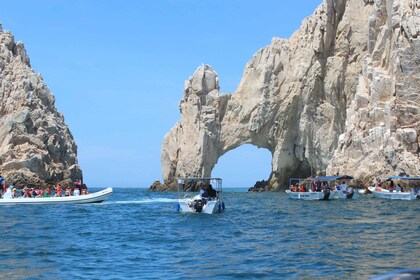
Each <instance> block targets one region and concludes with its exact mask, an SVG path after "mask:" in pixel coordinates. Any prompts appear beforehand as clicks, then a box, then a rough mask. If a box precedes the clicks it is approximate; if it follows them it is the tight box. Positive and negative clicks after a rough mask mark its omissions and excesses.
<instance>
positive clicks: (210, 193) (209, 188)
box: [207, 184, 217, 198]
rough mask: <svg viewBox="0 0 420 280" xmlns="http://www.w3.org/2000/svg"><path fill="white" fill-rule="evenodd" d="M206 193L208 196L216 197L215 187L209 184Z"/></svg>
mask: <svg viewBox="0 0 420 280" xmlns="http://www.w3.org/2000/svg"><path fill="white" fill-rule="evenodd" d="M207 193H208V194H209V197H210V198H216V197H217V192H216V190H215V189H213V186H212V185H211V184H210V185H209V187H208V189H207Z"/></svg>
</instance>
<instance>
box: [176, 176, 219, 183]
mask: <svg viewBox="0 0 420 280" xmlns="http://www.w3.org/2000/svg"><path fill="white" fill-rule="evenodd" d="M185 181H211V182H217V183H221V182H222V179H221V178H212V177H203V178H197V177H191V178H178V179H177V182H178V184H182V183H184V182H185Z"/></svg>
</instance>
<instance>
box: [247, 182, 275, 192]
mask: <svg viewBox="0 0 420 280" xmlns="http://www.w3.org/2000/svg"><path fill="white" fill-rule="evenodd" d="M269 189H270V182H269V181H266V180H261V181H257V182H256V183H255V184H254V186H253V187H250V188H249V189H248V192H266V191H268V190H269Z"/></svg>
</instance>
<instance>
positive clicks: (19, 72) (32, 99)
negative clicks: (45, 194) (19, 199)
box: [0, 24, 82, 185]
mask: <svg viewBox="0 0 420 280" xmlns="http://www.w3.org/2000/svg"><path fill="white" fill-rule="evenodd" d="M0 99H1V107H0V174H1V175H3V176H4V177H6V180H7V183H8V184H11V183H14V184H17V185H24V184H29V183H32V184H38V185H43V184H45V183H54V182H58V181H63V180H68V181H71V180H77V179H81V177H82V171H81V170H80V167H79V165H78V163H77V146H76V143H75V141H74V139H73V136H72V135H71V133H70V131H69V129H68V127H67V125H66V124H65V123H64V117H63V115H62V114H61V113H59V112H57V109H56V108H55V105H54V102H55V100H54V96H53V95H52V93H51V92H50V90H49V89H48V87H47V86H46V85H45V83H44V81H43V80H42V77H41V75H40V74H37V73H35V72H34V71H33V70H32V69H31V66H30V62H29V57H28V56H27V54H26V51H25V48H24V46H23V43H21V42H17V43H15V41H14V37H13V35H12V34H11V33H10V32H9V31H3V30H2V27H1V24H0Z"/></svg>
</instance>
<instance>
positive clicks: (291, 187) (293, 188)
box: [290, 184, 296, 192]
mask: <svg viewBox="0 0 420 280" xmlns="http://www.w3.org/2000/svg"><path fill="white" fill-rule="evenodd" d="M290 191H291V192H295V191H296V189H295V185H293V184H292V185H291V186H290Z"/></svg>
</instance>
